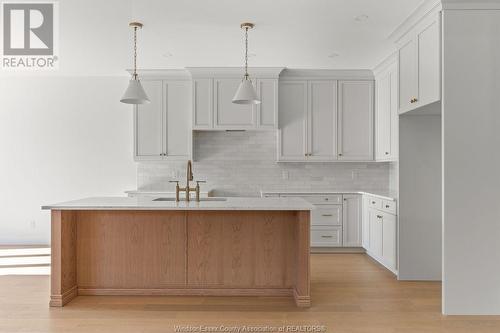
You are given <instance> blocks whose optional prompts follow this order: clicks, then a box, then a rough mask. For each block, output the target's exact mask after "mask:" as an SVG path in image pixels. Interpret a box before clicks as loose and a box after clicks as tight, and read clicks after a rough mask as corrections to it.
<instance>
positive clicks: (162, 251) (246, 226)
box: [42, 197, 313, 307]
mask: <svg viewBox="0 0 500 333" xmlns="http://www.w3.org/2000/svg"><path fill="white" fill-rule="evenodd" d="M42 208H43V209H50V210H51V237H52V242H51V248H52V259H51V296H50V305H51V306H64V305H65V304H67V303H68V302H70V301H71V300H72V299H73V298H75V297H76V296H77V295H204V296H293V297H294V300H295V303H296V305H297V306H301V307H307V306H310V287H309V284H310V282H309V237H310V236H309V223H310V222H309V221H310V210H311V209H313V206H312V205H311V204H309V203H308V202H306V201H305V200H303V199H300V198H207V199H205V200H204V201H200V202H196V201H191V202H186V201H181V202H176V201H173V200H172V199H168V198H166V199H165V200H164V201H162V200H159V201H158V200H155V198H147V197H145V198H141V197H135V198H130V197H95V198H87V199H81V200H75V201H69V202H63V203H59V204H54V205H48V206H44V207H42Z"/></svg>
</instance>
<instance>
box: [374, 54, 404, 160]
mask: <svg viewBox="0 0 500 333" xmlns="http://www.w3.org/2000/svg"><path fill="white" fill-rule="evenodd" d="M375 85H376V87H375V91H376V107H375V158H376V160H377V161H396V160H397V158H398V117H399V115H398V70H397V63H396V62H392V63H390V64H389V65H388V66H387V68H385V69H384V70H382V71H381V72H380V74H378V75H377V76H376V77H375Z"/></svg>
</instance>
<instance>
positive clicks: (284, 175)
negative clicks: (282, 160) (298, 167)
mask: <svg viewBox="0 0 500 333" xmlns="http://www.w3.org/2000/svg"><path fill="white" fill-rule="evenodd" d="M289 178H290V173H289V172H288V170H282V171H281V179H284V180H288V179H289Z"/></svg>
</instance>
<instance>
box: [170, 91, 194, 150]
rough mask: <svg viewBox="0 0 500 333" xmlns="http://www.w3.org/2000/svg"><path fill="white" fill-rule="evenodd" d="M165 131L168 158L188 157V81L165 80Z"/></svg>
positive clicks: (189, 134) (189, 95) (189, 133)
mask: <svg viewBox="0 0 500 333" xmlns="http://www.w3.org/2000/svg"><path fill="white" fill-rule="evenodd" d="M164 85H165V91H166V102H165V104H166V110H165V114H166V117H165V118H166V131H165V134H164V135H165V141H164V142H165V153H166V155H167V159H168V158H173V159H175V158H183V159H184V158H188V157H189V154H190V149H189V145H190V143H191V129H190V124H189V120H190V117H189V113H190V110H191V83H190V82H189V81H165V83H164Z"/></svg>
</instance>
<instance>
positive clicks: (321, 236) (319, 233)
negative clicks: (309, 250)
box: [311, 226, 342, 247]
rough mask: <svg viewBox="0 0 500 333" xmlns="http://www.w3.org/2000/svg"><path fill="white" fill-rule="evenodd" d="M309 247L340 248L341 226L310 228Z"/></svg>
mask: <svg viewBox="0 0 500 333" xmlns="http://www.w3.org/2000/svg"><path fill="white" fill-rule="evenodd" d="M311 246H315V247H339V246H342V226H338V227H314V228H311Z"/></svg>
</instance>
